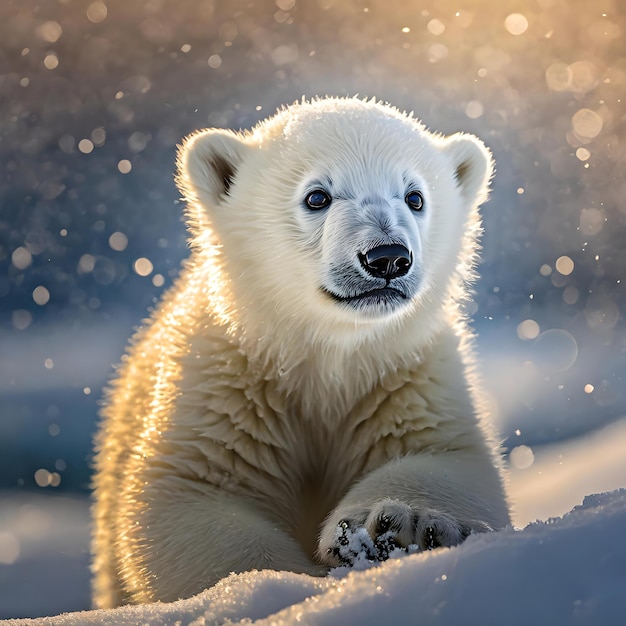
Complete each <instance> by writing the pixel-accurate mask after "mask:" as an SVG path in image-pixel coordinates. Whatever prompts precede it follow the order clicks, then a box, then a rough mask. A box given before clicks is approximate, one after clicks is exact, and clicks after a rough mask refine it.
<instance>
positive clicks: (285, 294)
mask: <svg viewBox="0 0 626 626" xmlns="http://www.w3.org/2000/svg"><path fill="white" fill-rule="evenodd" d="M492 168H493V164H492V159H491V156H490V153H489V151H488V150H487V149H486V148H485V146H484V145H483V144H482V143H481V142H480V141H479V140H478V139H476V138H475V137H473V136H471V135H467V134H455V135H452V136H450V137H443V136H440V135H437V134H433V133H431V132H429V131H427V130H426V129H425V128H424V126H423V125H422V124H421V123H420V122H419V121H417V120H416V119H414V118H413V117H412V116H409V115H405V114H403V113H401V112H399V111H398V110H397V109H394V108H391V107H389V106H386V105H383V104H380V103H377V102H375V101H372V100H370V101H364V100H359V99H354V98H351V99H343V98H325V99H320V100H314V101H312V102H303V103H300V104H295V105H293V106H291V107H288V108H285V109H283V110H281V111H279V112H278V113H277V114H276V115H275V116H274V117H272V118H269V119H268V120H266V121H263V122H261V123H260V124H259V125H258V126H257V127H256V128H254V129H253V130H252V131H250V132H243V133H235V132H231V131H229V130H223V129H209V130H204V131H200V132H198V133H196V134H194V135H192V136H191V137H190V138H189V139H187V141H186V142H185V144H184V145H183V146H182V148H181V150H180V153H179V175H178V183H179V186H180V188H181V190H182V192H183V194H184V196H185V199H186V200H187V202H188V208H187V219H188V225H189V227H190V230H191V234H192V245H193V244H195V247H196V249H197V251H198V253H199V254H200V255H202V254H203V250H206V249H208V248H210V249H212V251H213V252H212V257H211V259H212V261H211V266H210V267H211V272H215V273H217V274H219V280H221V281H222V282H223V284H224V288H225V289H226V288H228V290H229V292H230V293H231V294H232V297H234V299H235V301H236V303H237V306H236V308H237V309H238V311H239V312H240V314H242V315H244V313H242V312H245V311H247V312H248V313H249V315H248V318H247V320H246V321H247V322H248V323H249V318H250V317H251V316H254V317H255V319H256V320H257V323H258V319H259V318H262V319H263V320H264V324H265V325H266V327H267V328H268V329H270V328H271V327H272V323H271V321H270V318H271V319H275V320H276V326H278V325H280V326H281V327H283V328H285V327H287V328H289V327H292V329H293V330H294V332H296V331H297V330H298V329H299V328H300V324H299V322H300V321H302V322H304V324H303V326H305V327H306V328H308V329H311V328H315V329H318V330H317V332H320V331H321V332H322V333H323V334H324V335H325V336H328V335H332V333H333V329H335V330H337V332H341V329H343V330H344V331H345V330H346V329H348V328H350V329H354V328H355V327H357V328H359V329H360V331H362V332H363V329H368V328H372V327H375V328H386V327H390V326H393V325H396V326H397V325H398V323H399V320H402V319H405V318H407V317H412V316H413V317H415V316H416V315H421V314H422V312H424V311H426V315H428V310H429V309H431V311H430V312H431V313H432V307H441V306H442V305H444V303H445V302H446V301H449V300H450V299H451V298H454V297H456V296H458V295H459V294H461V293H462V292H463V290H464V288H463V283H464V281H466V280H467V278H468V277H470V275H471V267H472V265H473V262H474V256H475V252H476V248H477V241H476V239H477V236H478V234H479V231H480V223H479V218H478V212H477V206H478V205H479V204H480V203H481V202H482V201H483V200H485V198H486V196H487V190H488V183H489V179H490V177H491V174H492ZM216 251H218V252H217V253H216ZM207 279H208V277H207ZM434 317H436V318H437V319H439V318H441V315H437V314H435V315H434ZM312 318H314V319H313V321H314V323H311V321H312ZM421 323H422V324H423V325H424V327H428V326H429V324H428V323H427V321H426V320H424V319H422V321H421ZM310 332H313V331H310ZM365 332H366V333H367V330H365Z"/></svg>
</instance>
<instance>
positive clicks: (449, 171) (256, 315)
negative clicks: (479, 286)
mask: <svg viewBox="0 0 626 626" xmlns="http://www.w3.org/2000/svg"><path fill="white" fill-rule="evenodd" d="M491 174H492V160H491V157H490V154H489V152H488V151H487V149H486V148H485V147H484V145H483V144H482V143H481V142H480V141H479V140H477V139H476V138H475V137H472V136H470V135H465V134H456V135H452V136H451V137H447V138H446V137H442V136H439V135H435V134H432V133H430V132H428V131H427V130H425V128H424V127H423V126H422V125H421V124H420V123H419V122H418V121H417V120H415V119H414V118H413V117H412V116H407V115H405V114H403V113H400V112H399V111H398V110H396V109H394V108H391V107H389V106H385V105H382V104H379V103H377V102H375V101H373V100H370V101H363V100H359V99H342V98H326V99H320V100H315V101H312V102H302V103H301V104H295V105H293V106H291V107H288V108H286V109H283V110H281V111H279V112H278V113H277V114H276V115H275V116H274V117H272V118H270V119H268V120H266V121H264V122H261V123H260V124H259V125H258V126H257V127H256V128H254V129H253V130H252V131H250V132H246V133H234V132H230V131H227V130H220V129H211V130H205V131H201V132H198V133H196V134H194V135H192V136H191V137H189V138H188V139H187V141H186V142H185V143H184V145H183V146H182V148H181V149H180V153H179V169H178V184H179V186H180V189H181V190H182V192H183V194H184V196H185V199H186V201H187V210H186V218H187V223H188V227H189V230H190V232H191V256H190V258H189V259H188V261H187V262H186V263H185V266H184V268H183V270H182V272H181V275H180V277H179V278H178V280H177V281H176V284H175V285H174V286H173V287H172V289H171V290H170V291H169V292H168V293H167V294H166V295H165V297H164V298H163V301H162V302H161V304H160V305H159V307H158V308H157V310H156V311H155V312H154V313H153V315H152V316H151V319H150V320H149V322H148V323H147V324H146V325H145V327H144V328H142V329H141V330H140V331H139V332H138V333H137V335H136V336H135V338H134V340H133V344H132V347H131V348H130V351H129V353H128V356H127V357H126V359H125V361H124V363H123V364H122V367H121V368H120V371H119V376H118V377H117V380H116V381H115V383H114V385H113V387H112V389H111V391H110V395H109V398H108V404H107V406H106V408H105V409H104V412H103V414H104V415H103V417H104V420H103V423H102V426H101V430H100V433H99V435H98V437H97V457H96V475H95V504H94V521H95V534H94V539H93V552H94V556H95V559H94V572H95V582H94V599H95V604H96V605H97V606H98V607H112V606H115V605H118V604H122V603H128V602H149V601H155V600H164V601H167V600H174V599H176V598H180V597H186V596H190V595H192V594H195V593H197V592H199V591H201V590H202V589H204V588H206V587H208V586H210V585H213V584H214V583H216V582H217V581H218V580H219V579H221V578H222V577H224V576H226V575H227V574H229V573H230V572H241V571H246V570H251V569H262V568H271V569H276V570H283V569H284V570H291V571H294V572H309V573H313V574H323V573H324V572H325V571H327V568H328V567H329V566H336V565H340V564H350V563H351V562H352V561H353V559H354V558H355V555H356V553H357V552H358V551H359V550H355V549H353V543H354V542H353V541H351V540H353V539H354V537H358V536H361V537H364V536H365V537H367V538H368V541H363V542H362V543H363V548H364V549H365V550H366V553H367V555H368V556H369V557H370V558H372V559H384V558H386V557H387V554H388V551H389V550H390V549H391V548H393V547H396V546H399V547H406V546H409V545H410V544H417V546H418V547H419V548H420V549H430V548H433V547H437V546H451V545H454V544H456V543H458V542H460V541H462V540H463V539H464V538H465V537H466V536H467V535H468V534H469V533H471V532H480V531H485V530H489V529H501V528H502V527H504V526H506V525H507V524H508V523H509V512H508V507H507V502H506V498H505V494H504V488H503V480H502V471H501V464H500V460H499V455H498V451H497V446H496V445H495V444H494V443H493V442H492V440H491V439H490V437H489V436H488V435H487V434H486V431H485V426H484V424H483V413H484V410H483V408H482V406H481V403H480V400H479V397H478V394H477V390H476V385H475V380H474V374H473V371H472V370H473V365H472V358H471V354H470V345H469V344H470V343H471V336H470V333H469V331H468V329H467V326H466V323H465V320H464V317H463V314H462V313H461V312H460V310H459V301H460V299H462V298H463V296H464V295H465V293H466V283H467V281H468V280H469V279H471V278H472V267H473V264H474V260H475V256H476V250H477V236H478V235H479V232H480V223H479V217H478V211H477V206H478V205H479V204H480V203H481V202H482V201H483V200H485V198H486V196H487V187H488V182H489V179H490V177H491ZM364 531H367V535H365V533H364Z"/></svg>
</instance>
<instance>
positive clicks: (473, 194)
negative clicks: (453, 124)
mask: <svg viewBox="0 0 626 626" xmlns="http://www.w3.org/2000/svg"><path fill="white" fill-rule="evenodd" d="M443 151H444V153H447V154H448V156H449V157H450V159H451V160H452V167H453V169H454V177H455V179H456V181H457V184H458V186H459V189H460V190H461V194H462V195H463V197H464V198H465V200H466V201H467V203H468V204H469V205H470V206H477V205H479V204H481V203H482V202H484V201H485V200H486V199H487V196H488V195H489V181H490V179H491V177H492V175H493V169H494V162H493V158H492V156H491V152H490V151H489V149H488V148H487V147H486V146H485V144H484V143H483V142H482V141H480V139H478V138H477V137H474V135H467V134H465V133H456V134H454V135H450V136H449V137H446V138H445V140H444V148H443Z"/></svg>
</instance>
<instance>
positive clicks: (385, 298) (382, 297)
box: [322, 287, 407, 306]
mask: <svg viewBox="0 0 626 626" xmlns="http://www.w3.org/2000/svg"><path fill="white" fill-rule="evenodd" d="M322 291H323V292H324V293H325V294H326V295H327V296H329V297H330V298H332V299H333V300H334V301H335V302H343V303H347V304H354V305H357V306H363V305H366V306H367V305H368V304H371V305H381V304H382V305H389V304H393V303H395V302H398V301H399V300H406V299H407V296H406V294H405V293H404V292H402V291H400V290H399V289H395V288H394V287H381V288H379V289H370V290H368V291H362V292H360V293H357V294H354V295H352V296H340V295H339V294H336V293H334V292H332V291H330V290H329V289H326V288H325V287H322Z"/></svg>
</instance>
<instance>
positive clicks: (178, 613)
mask: <svg viewBox="0 0 626 626" xmlns="http://www.w3.org/2000/svg"><path fill="white" fill-rule="evenodd" d="M625 449H626V420H621V421H620V422H617V423H615V424H613V425H611V426H609V427H607V428H605V429H603V430H602V431H600V432H598V433H596V434H594V435H592V436H590V437H586V438H584V439H581V440H579V441H574V442H570V443H566V444H559V445H554V446H549V447H546V448H544V449H537V450H535V451H534V454H535V456H534V462H533V464H532V465H531V466H530V467H529V468H527V469H525V470H520V469H517V470H513V471H512V475H511V485H510V487H511V493H512V498H513V501H514V506H515V523H516V525H517V526H519V527H522V526H524V525H526V524H527V523H528V522H530V521H532V520H535V519H537V518H540V519H547V518H548V517H556V516H563V517H560V518H559V519H552V520H549V521H548V522H545V523H540V524H531V525H529V526H527V527H526V528H525V529H524V530H523V531H521V532H519V531H517V532H516V531H513V530H510V531H506V532H503V533H499V534H497V535H495V534H494V535H488V536H487V535H485V536H475V537H471V538H470V539H469V540H468V541H467V542H466V543H465V544H464V545H462V546H460V547H458V548H455V549H452V550H440V551H436V552H434V553H430V554H426V555H412V556H410V557H405V558H402V559H399V560H394V561H391V562H387V563H384V564H382V565H380V566H379V567H376V568H373V569H370V570H367V571H362V572H353V573H351V574H349V575H348V576H345V577H344V578H341V579H338V578H328V579H323V580H320V579H313V578H310V577H307V576H299V575H294V574H287V573H274V572H260V573H252V574H245V575H239V576H234V577H231V578H229V579H227V580H225V581H223V582H222V583H221V584H220V585H219V586H218V587H216V588H214V589H212V590H209V591H207V592H205V593H204V594H201V595H199V596H197V597H195V598H192V599H190V600H186V601H182V602H179V603H174V604H171V605H154V606H151V607H140V608H126V609H123V610H118V611H115V612H108V613H107V612H90V613H75V614H72V615H69V616H65V617H62V618H61V617H60V618H53V619H46V620H42V621H41V623H44V624H136V623H149V624H170V623H171V624H173V623H175V622H177V621H178V620H180V622H179V623H180V624H191V623H192V622H193V623H196V624H222V623H224V621H225V620H231V621H232V622H233V623H240V622H241V621H242V620H246V619H248V620H251V621H252V622H253V623H270V622H271V623H272V624H292V623H296V622H298V623H304V624H346V623H359V624H365V625H367V624H381V623H388V621H389V620H390V619H392V620H393V623H397V624H403V623H420V624H421V625H425V624H470V625H471V624H482V625H483V626H488V625H489V624H520V625H521V624H530V623H532V624H535V625H540V624H546V625H548V624H550V625H551V626H555V625H560V624H576V625H578V624H594V625H602V626H610V625H611V624H616V625H617V624H623V616H624V615H625V614H626V595H625V594H624V593H623V590H624V589H626V566H624V563H626V541H625V540H624V538H623V529H624V528H626V491H625V490H621V491H620V492H614V493H612V494H609V495H607V496H604V497H602V498H596V497H594V498H589V499H588V500H587V501H586V503H585V505H584V507H579V508H577V509H575V510H574V511H573V512H572V513H569V514H566V512H567V511H568V510H570V509H571V508H572V507H574V506H575V505H576V504H578V503H580V502H582V500H583V497H584V496H585V494H589V493H594V492H601V491H608V490H613V489H617V488H618V487H624V486H626V455H624V453H623V451H624V450H625ZM564 514H565V515H564ZM87 545H88V512H87V503H86V501H85V500H79V499H73V498H67V497H58V496H57V497H55V496H50V495H48V496H19V497H16V496H13V495H12V496H9V497H6V498H3V497H2V496H0V617H3V618H7V617H19V616H37V615H54V614H57V613H60V612H62V611H70V610H74V611H76V610H81V609H86V608H87V607H88V602H89V600H88V571H87V562H88V558H87ZM307 598H310V599H308V600H307ZM270 616H271V617H270ZM194 620H196V621H194ZM39 621H40V620H38V622H39ZM16 623H19V624H21V623H23V624H30V623H31V622H27V621H24V622H22V621H18V622H16ZM245 623H250V621H248V622H245Z"/></svg>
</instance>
